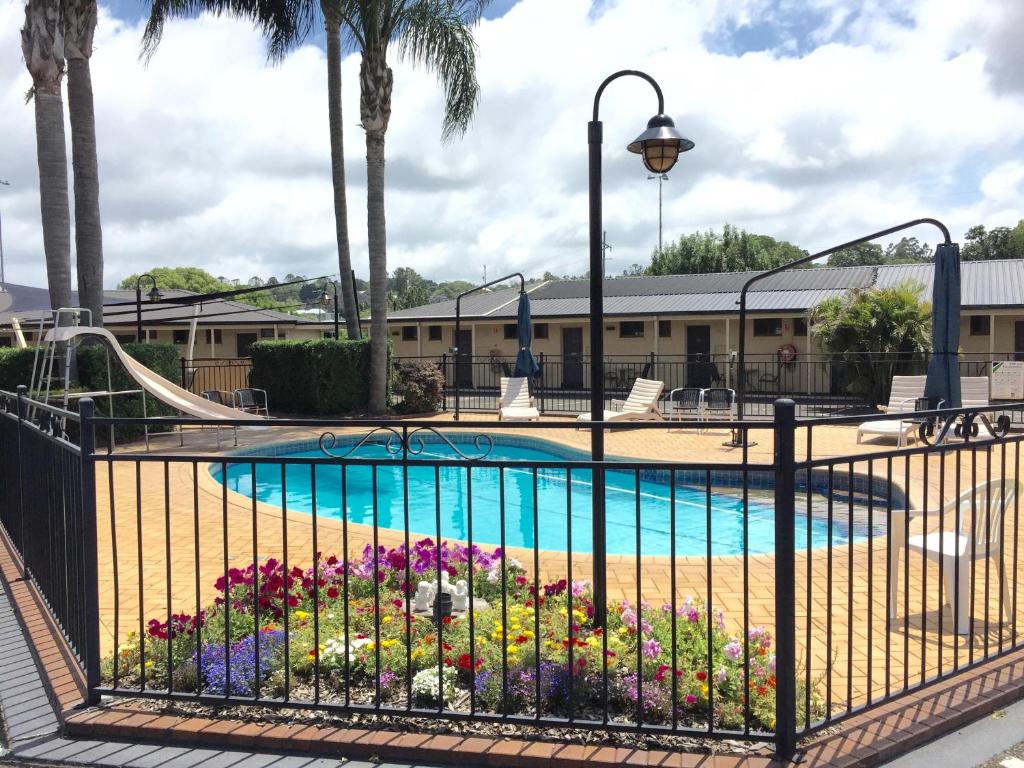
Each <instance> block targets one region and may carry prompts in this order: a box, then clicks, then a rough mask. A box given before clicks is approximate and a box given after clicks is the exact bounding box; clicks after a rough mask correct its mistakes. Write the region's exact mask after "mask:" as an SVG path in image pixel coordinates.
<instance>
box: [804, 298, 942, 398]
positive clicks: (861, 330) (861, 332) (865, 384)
mask: <svg viewBox="0 0 1024 768" xmlns="http://www.w3.org/2000/svg"><path fill="white" fill-rule="evenodd" d="M923 290H924V289H923V286H921V285H920V284H918V283H902V284H901V285H898V286H895V287H893V288H866V289H863V290H856V291H850V292H849V293H847V294H845V295H844V296H837V297H834V298H830V299H825V300H824V301H822V302H821V303H820V304H818V306H817V307H816V308H815V310H814V313H813V315H812V325H811V332H812V333H813V334H814V335H815V336H816V337H817V338H818V340H819V341H820V342H821V346H822V348H823V349H824V350H825V351H826V352H830V353H832V354H834V355H837V356H839V357H840V358H841V360H842V363H841V364H842V365H845V366H847V368H848V371H847V377H846V380H847V381H849V382H850V384H849V388H850V391H851V392H852V393H854V394H859V395H862V396H863V397H865V398H867V399H868V402H869V403H871V405H877V404H878V403H881V402H885V401H886V400H887V399H888V393H889V387H890V386H891V383H892V377H893V375H895V374H897V373H915V372H918V371H917V368H920V367H922V366H923V359H924V358H923V353H924V352H927V351H928V350H929V349H930V348H931V305H930V304H929V303H927V302H924V301H922V300H921V293H922V291H923ZM922 372H923V371H922Z"/></svg>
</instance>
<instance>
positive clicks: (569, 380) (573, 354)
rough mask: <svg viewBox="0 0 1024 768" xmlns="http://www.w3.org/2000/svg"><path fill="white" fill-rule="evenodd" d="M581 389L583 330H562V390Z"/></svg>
mask: <svg viewBox="0 0 1024 768" xmlns="http://www.w3.org/2000/svg"><path fill="white" fill-rule="evenodd" d="M582 387H583V329H582V328H563V329H562V389H581V388H582Z"/></svg>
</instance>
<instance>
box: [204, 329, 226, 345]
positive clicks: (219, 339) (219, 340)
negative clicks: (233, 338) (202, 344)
mask: <svg viewBox="0 0 1024 768" xmlns="http://www.w3.org/2000/svg"><path fill="white" fill-rule="evenodd" d="M211 334H212V336H213V341H212V342H211V340H210V336H211ZM206 343H207V344H210V343H213V344H223V343H224V333H223V332H222V331H221V329H220V328H207V329H206Z"/></svg>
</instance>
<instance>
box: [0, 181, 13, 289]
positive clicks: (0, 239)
mask: <svg viewBox="0 0 1024 768" xmlns="http://www.w3.org/2000/svg"><path fill="white" fill-rule="evenodd" d="M0 184H3V185H4V186H5V187H9V186H11V182H9V181H7V180H6V179H0ZM5 285H7V278H6V277H5V276H4V219H3V216H0V290H3V288H4V286H5Z"/></svg>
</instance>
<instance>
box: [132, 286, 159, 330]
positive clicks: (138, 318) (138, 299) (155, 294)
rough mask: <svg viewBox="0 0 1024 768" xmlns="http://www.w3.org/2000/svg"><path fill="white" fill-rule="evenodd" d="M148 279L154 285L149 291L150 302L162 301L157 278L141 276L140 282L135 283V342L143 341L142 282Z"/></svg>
mask: <svg viewBox="0 0 1024 768" xmlns="http://www.w3.org/2000/svg"><path fill="white" fill-rule="evenodd" d="M146 278H149V280H150V281H151V282H152V283H153V287H152V288H151V289H150V291H149V300H150V301H160V299H162V298H163V295H162V294H161V293H160V289H159V288H158V287H157V285H156V278H155V277H153V276H152V275H151V274H149V273H148V272H147V273H146V274H144V275H139V278H138V280H136V281H135V340H136V341H143V338H142V281H143V280H145V279H146Z"/></svg>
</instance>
